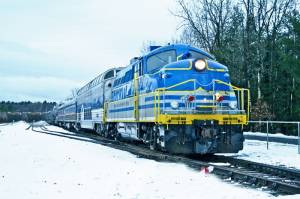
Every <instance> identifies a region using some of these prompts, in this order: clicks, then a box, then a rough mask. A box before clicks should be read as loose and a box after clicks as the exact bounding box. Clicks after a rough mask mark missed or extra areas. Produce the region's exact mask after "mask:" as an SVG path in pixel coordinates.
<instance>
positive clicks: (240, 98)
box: [154, 79, 250, 124]
mask: <svg viewBox="0 0 300 199" xmlns="http://www.w3.org/2000/svg"><path fill="white" fill-rule="evenodd" d="M190 82H194V84H195V85H196V84H197V85H200V87H199V88H197V86H194V88H195V89H194V90H191V91H189V92H195V93H196V92H197V91H199V90H204V89H203V88H202V87H201V84H200V83H199V82H198V81H197V80H196V79H189V80H185V81H182V82H180V83H177V84H174V85H172V86H169V87H165V88H159V89H156V90H155V91H154V96H155V97H154V118H155V122H158V117H159V115H160V114H161V113H160V111H161V110H160V95H161V93H163V94H165V93H166V92H172V91H168V90H169V89H172V88H176V87H178V86H180V85H184V84H187V83H190ZM214 83H218V84H224V85H227V86H229V87H231V88H232V89H233V91H237V92H238V96H236V97H237V100H238V102H240V104H239V106H238V109H239V111H245V112H246V118H247V124H248V121H249V118H250V90H249V89H245V88H239V87H237V86H233V85H232V84H229V83H227V82H224V81H221V80H217V79H214V80H213V81H212V82H211V83H210V84H208V85H211V84H214ZM196 88H197V89H196ZM207 92H210V91H207ZM213 93H215V90H214V89H213ZM245 93H246V95H245ZM213 96H215V95H213ZM245 97H246V101H247V102H246V107H245V102H244V101H245ZM214 101H215V98H214ZM217 111H218V112H220V110H217ZM221 112H222V111H221Z"/></svg>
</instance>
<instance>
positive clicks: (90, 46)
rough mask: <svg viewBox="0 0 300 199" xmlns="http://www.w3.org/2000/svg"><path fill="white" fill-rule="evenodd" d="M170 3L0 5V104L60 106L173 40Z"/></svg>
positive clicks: (16, 1)
mask: <svg viewBox="0 0 300 199" xmlns="http://www.w3.org/2000/svg"><path fill="white" fill-rule="evenodd" d="M175 8H176V4H175V1H174V0H126V1H121V0H110V1H105V0H84V1H83V0H26V1H25V0H0V27H1V28H0V29H1V30H0V100H11V101H21V100H33V101H37V100H61V99H63V98H64V97H66V96H67V95H69V94H70V91H71V89H72V88H75V87H80V86H82V85H83V84H84V83H86V82H88V81H89V80H91V79H92V78H94V77H95V76H97V75H98V74H100V73H101V72H103V71H105V70H106V69H108V68H110V67H114V66H125V65H126V64H127V63H128V62H129V60H130V59H131V58H132V57H134V56H138V55H140V51H141V48H142V46H143V43H144V42H147V41H155V42H157V43H158V44H165V43H167V42H170V41H171V40H172V39H174V38H176V36H177V35H178V34H179V32H178V31H177V28H178V24H179V19H178V18H176V17H174V16H172V14H170V12H169V10H175Z"/></svg>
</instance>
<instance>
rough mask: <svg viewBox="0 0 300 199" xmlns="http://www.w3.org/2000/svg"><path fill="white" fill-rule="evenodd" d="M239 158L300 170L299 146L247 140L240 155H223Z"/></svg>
mask: <svg viewBox="0 0 300 199" xmlns="http://www.w3.org/2000/svg"><path fill="white" fill-rule="evenodd" d="M223 155H229V156H234V157H237V158H241V159H245V160H251V161H255V162H261V163H266V164H272V165H277V166H287V167H294V168H297V169H300V154H298V146H297V145H294V144H283V143H276V142H269V149H268V150H267V142H266V141H256V140H245V142H244V149H243V150H242V151H240V152H239V153H238V154H223Z"/></svg>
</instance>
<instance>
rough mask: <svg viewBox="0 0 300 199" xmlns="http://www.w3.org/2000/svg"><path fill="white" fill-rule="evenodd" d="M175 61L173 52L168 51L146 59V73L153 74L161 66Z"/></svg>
mask: <svg viewBox="0 0 300 199" xmlns="http://www.w3.org/2000/svg"><path fill="white" fill-rule="evenodd" d="M174 61H176V52H175V50H169V51H165V52H161V53H158V54H155V55H152V56H151V57H149V58H148V59H147V72H153V71H155V70H158V69H160V68H162V67H163V66H165V65H167V64H169V63H172V62H174Z"/></svg>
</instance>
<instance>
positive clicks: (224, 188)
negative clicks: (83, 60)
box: [0, 122, 300, 199]
mask: <svg viewBox="0 0 300 199" xmlns="http://www.w3.org/2000/svg"><path fill="white" fill-rule="evenodd" d="M27 127H28V124H26V123H24V122H18V123H15V124H14V125H7V126H1V127H0V130H1V132H0V198H18V199H19V198H22V199H27V198H28V199H35V198H43V199H47V198H49V199H50V198H51V199H53V198H55V199H57V198H64V199H65V198H85V199H89V198H97V199H98V198H105V199H106V198H139V199H140V198H151V199H152V198H209V199H211V198H245V199H247V198H249V199H250V198H251V199H252V198H276V197H274V196H272V195H270V194H268V193H265V192H262V191H260V190H257V189H252V188H245V187H242V186H240V185H237V184H229V183H226V182H224V181H222V180H220V179H218V178H217V177H215V176H214V175H211V174H208V175H205V174H203V173H202V172H200V171H196V170H193V169H190V168H188V167H187V166H185V165H182V164H176V163H160V162H156V161H152V160H148V159H142V158H137V157H136V156H135V155H132V154H130V153H128V152H124V151H120V150H116V149H112V148H109V147H105V146H102V145H99V144H95V143H91V142H85V141H79V140H74V139H68V138H63V137H59V136H54V135H47V134H42V133H37V132H33V131H31V130H25V129H26V128H27ZM48 128H51V129H53V130H54V129H56V130H60V131H62V130H61V129H59V128H57V127H51V126H50V127H48ZM251 143H254V144H249V141H247V142H246V147H245V151H247V150H249V149H248V148H251V147H254V148H257V146H256V145H255V143H256V142H253V141H251ZM276 147H278V146H276ZM270 148H271V149H272V148H273V147H272V146H270ZM278 150H280V149H278ZM241 153H243V152H241ZM245 153H246V152H245ZM295 156H296V153H295ZM299 197H300V195H294V196H280V197H277V198H280V199H282V198H289V199H291V198H293V199H296V198H299Z"/></svg>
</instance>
